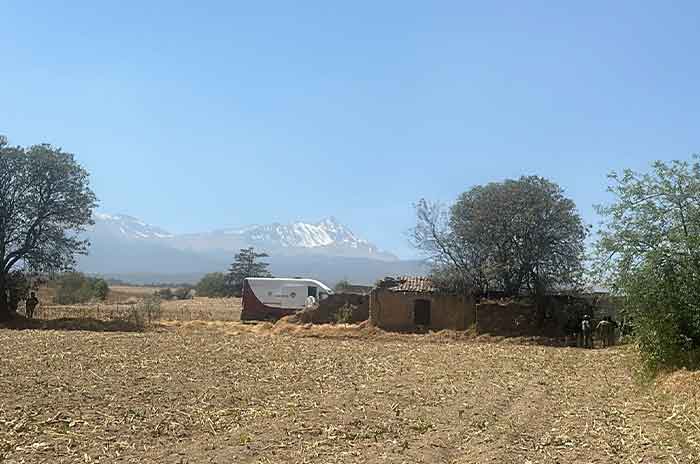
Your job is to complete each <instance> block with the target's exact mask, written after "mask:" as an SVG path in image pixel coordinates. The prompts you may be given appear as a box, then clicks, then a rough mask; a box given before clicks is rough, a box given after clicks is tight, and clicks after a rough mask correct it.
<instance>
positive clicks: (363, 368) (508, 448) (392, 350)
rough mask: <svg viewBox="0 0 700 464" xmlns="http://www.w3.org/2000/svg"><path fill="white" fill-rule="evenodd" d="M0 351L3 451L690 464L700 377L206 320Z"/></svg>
mask: <svg viewBox="0 0 700 464" xmlns="http://www.w3.org/2000/svg"><path fill="white" fill-rule="evenodd" d="M204 306H207V305H204ZM178 310H182V308H181V307H179V308H176V309H175V311H178ZM188 310H190V311H191V310H192V309H191V308H190V309H188ZM222 310H223V309H222ZM0 346H2V347H3V353H4V354H3V356H2V357H0V462H7V463H13V464H15V463H16V464H19V463H41V462H47V463H48V462H51V463H75V462H82V463H96V462H101V463H112V462H120V463H121V462H123V463H205V462H207V463H222V464H223V463H251V464H252V463H284V462H290V463H319V464H321V463H323V464H325V463H363V464H373V463H397V464H398V463H494V464H495V463H499V464H500V463H505V464H526V463H531V464H545V463H547V464H549V463H551V464H554V463H562V464H563V463H611V464H612V463H635V464H639V463H641V464H651V463H671V464H676V463H691V462H700V413H699V411H698V406H697V404H698V403H697V399H698V394H699V393H698V384H700V378H698V377H697V375H695V374H691V373H678V375H674V376H671V377H670V378H668V379H664V380H663V381H660V382H659V383H657V384H656V385H649V386H644V385H641V384H639V383H637V382H636V381H635V380H634V378H635V375H636V374H635V370H634V366H635V355H634V351H633V350H632V349H630V348H629V347H622V348H615V349H608V350H579V349H571V348H548V347H541V346H523V345H512V344H504V343H498V344H495V343H483V342H478V341H474V340H472V341H456V340H452V339H449V338H443V337H441V336H439V334H438V335H397V334H386V333H382V332H380V331H377V330H376V329H360V328H353V327H348V326H340V327H310V328H306V327H300V326H294V327H287V326H285V325H284V323H280V324H277V325H272V324H269V323H263V324H255V325H250V324H242V323H238V322H201V321H199V322H173V323H163V324H161V325H160V326H157V327H155V328H153V329H151V330H148V331H146V332H144V333H126V332H99V333H98V332H90V331H61V330H8V329H0Z"/></svg>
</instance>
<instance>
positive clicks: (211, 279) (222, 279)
mask: <svg viewBox="0 0 700 464" xmlns="http://www.w3.org/2000/svg"><path fill="white" fill-rule="evenodd" d="M195 290H196V291H197V296H206V297H210V298H222V297H227V296H231V295H232V294H233V292H232V291H231V287H230V286H229V285H228V283H227V280H226V275H225V274H224V273H223V272H212V273H210V274H207V275H205V276H204V277H202V280H200V281H199V283H198V284H197V285H196V287H195Z"/></svg>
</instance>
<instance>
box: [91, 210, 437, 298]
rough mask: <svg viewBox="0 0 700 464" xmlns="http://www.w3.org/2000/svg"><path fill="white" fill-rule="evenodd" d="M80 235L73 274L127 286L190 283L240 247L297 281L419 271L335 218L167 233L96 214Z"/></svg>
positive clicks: (219, 267)
mask: <svg viewBox="0 0 700 464" xmlns="http://www.w3.org/2000/svg"><path fill="white" fill-rule="evenodd" d="M94 221H95V224H94V225H93V226H92V227H91V228H90V229H89V230H88V231H87V232H86V237H87V238H88V239H89V240H90V242H91V246H90V252H89V254H88V255H86V256H83V257H81V258H80V260H79V269H80V270H81V271H83V272H87V273H91V274H99V275H103V276H105V277H112V278H118V279H121V280H125V281H128V282H133V283H155V282H195V281H196V280H198V279H199V278H201V276H202V275H203V274H205V273H207V272H214V271H225V270H226V269H227V268H228V266H229V265H230V263H231V262H232V261H233V258H234V255H235V253H237V252H238V251H239V250H240V249H241V248H246V247H254V248H255V249H256V250H259V251H264V252H266V253H268V254H269V255H270V257H269V258H267V259H266V261H267V262H269V263H270V271H271V272H272V273H273V274H274V275H276V276H280V277H281V276H300V277H301V276H303V277H311V278H317V279H319V280H322V281H324V282H326V283H328V284H331V285H332V284H334V283H335V282H337V281H339V280H341V279H348V280H350V281H351V282H353V283H357V284H371V283H373V282H375V281H376V280H377V279H379V278H382V277H384V276H386V275H398V274H401V275H409V274H423V273H425V266H424V265H423V263H422V262H420V261H415V260H412V261H403V260H400V259H398V258H397V257H396V256H395V255H393V254H391V253H389V252H385V251H382V250H380V249H379V248H378V247H377V246H376V245H374V244H372V243H370V242H369V241H367V240H365V239H362V238H360V237H358V236H357V235H356V234H355V233H353V232H352V230H350V228H348V227H347V226H345V225H343V224H341V223H340V222H339V221H338V220H336V219H335V218H332V217H331V218H326V219H323V220H321V221H319V222H301V221H300V222H294V223H291V224H280V223H273V224H265V225H252V226H247V227H241V228H229V229H220V230H215V231H211V232H203V233H193V234H173V233H170V232H168V231H166V230H165V229H163V228H161V227H157V226H154V225H151V224H147V223H146V222H144V221H142V220H140V219H138V218H135V217H132V216H128V215H111V214H104V213H97V214H95V215H94Z"/></svg>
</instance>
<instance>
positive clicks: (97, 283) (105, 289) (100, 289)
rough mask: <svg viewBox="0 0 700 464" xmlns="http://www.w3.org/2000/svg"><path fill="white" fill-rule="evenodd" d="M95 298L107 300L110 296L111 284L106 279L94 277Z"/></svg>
mask: <svg viewBox="0 0 700 464" xmlns="http://www.w3.org/2000/svg"><path fill="white" fill-rule="evenodd" d="M92 295H93V298H95V299H97V300H100V301H105V300H106V299H107V296H109V284H108V283H107V281H106V280H104V279H92Z"/></svg>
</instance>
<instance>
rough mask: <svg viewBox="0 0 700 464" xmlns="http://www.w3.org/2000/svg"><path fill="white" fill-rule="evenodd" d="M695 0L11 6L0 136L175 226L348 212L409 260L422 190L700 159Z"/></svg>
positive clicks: (597, 186)
mask: <svg viewBox="0 0 700 464" xmlns="http://www.w3.org/2000/svg"><path fill="white" fill-rule="evenodd" d="M699 82H700V4H699V3H697V2H680V1H678V2H661V1H658V2H639V1H634V2H632V1H629V2H625V1H615V2H609V1H601V2H597V1H586V2H553V1H550V2H525V1H514V2H473V3H472V2H467V1H455V2H440V1H423V2H410V1H405V0H402V1H381V2H378V1H352V2H326V1H323V2H322V1H304V2H299V1H288V2H264V1H255V2H228V1H226V2H205V1H202V2H189V1H188V2H185V1H162V2H159V1H148V2H141V1H139V2H95V1H90V2H79V1H70V2H40V1H32V2H26V1H3V0H0V133H4V134H5V135H7V136H8V137H9V138H10V141H11V142H12V143H15V144H21V145H29V144H33V143H40V142H49V143H52V144H55V145H58V146H61V147H63V148H64V149H65V150H67V151H71V152H73V153H76V155H77V158H78V160H79V161H80V162H81V163H82V164H83V165H85V166H86V167H87V168H88V169H89V171H90V172H91V173H92V183H93V188H94V190H95V192H96V193H97V195H98V196H99V198H100V203H101V204H100V210H101V211H104V212H111V213H126V214H131V215H133V216H137V217H139V218H141V219H143V220H145V221H147V222H150V223H153V224H155V225H159V226H162V227H164V228H166V229H168V230H171V231H173V232H195V231H205V230H210V229H214V228H220V227H224V226H237V225H245V224H251V223H268V222H273V221H281V222H287V221H293V220H307V221H312V220H318V219H321V218H323V217H325V216H329V215H334V216H336V217H337V218H338V219H339V220H340V221H341V222H344V223H346V224H347V225H349V226H350V227H352V228H353V229H354V230H355V231H356V232H357V233H358V234H360V235H361V236H363V237H365V238H367V239H369V240H371V241H373V242H375V243H377V244H378V245H380V247H382V248H384V249H388V250H390V251H394V252H396V253H398V254H400V255H402V256H405V257H410V256H412V255H413V254H414V252H413V251H412V250H411V249H410V247H409V246H408V244H407V240H406V231H407V229H409V228H410V227H411V226H412V225H413V223H414V212H413V209H412V204H413V203H414V202H415V201H416V200H418V199H419V198H421V197H426V198H429V199H434V200H442V201H445V202H449V201H452V200H453V199H454V198H455V197H456V196H457V195H458V194H459V193H460V192H462V191H464V190H466V189H468V188H469V187H471V186H473V185H475V184H479V183H485V182H489V181H495V180H502V179H504V178H507V177H517V176H520V175H523V174H539V175H543V176H545V177H548V178H550V179H552V180H554V181H556V182H558V183H559V184H560V185H562V187H564V188H565V190H566V191H567V193H568V194H569V196H571V197H572V198H573V199H574V200H575V201H576V202H577V204H578V205H579V209H580V210H581V212H582V214H583V215H584V217H585V218H586V220H587V221H589V222H595V221H596V218H595V215H594V213H593V208H592V205H593V204H594V203H599V202H601V201H604V200H605V198H606V196H605V193H604V190H605V186H606V178H605V175H606V173H607V172H609V171H610V170H613V169H621V168H624V167H631V168H636V169H644V168H645V167H646V166H648V165H649V163H650V161H651V160H654V159H664V160H670V159H678V158H685V159H688V158H690V155H691V154H692V153H695V152H699V151H700V138H699V137H700V92H699V91H698V88H699V87H698V83H699Z"/></svg>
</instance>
